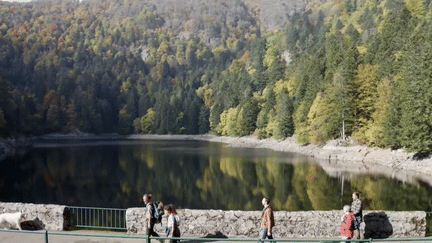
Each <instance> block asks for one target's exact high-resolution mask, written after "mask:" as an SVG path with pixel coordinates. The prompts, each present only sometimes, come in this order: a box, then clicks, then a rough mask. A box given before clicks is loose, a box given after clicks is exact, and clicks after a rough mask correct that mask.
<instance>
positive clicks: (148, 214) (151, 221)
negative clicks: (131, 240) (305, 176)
mask: <svg viewBox="0 0 432 243" xmlns="http://www.w3.org/2000/svg"><path fill="white" fill-rule="evenodd" d="M151 196H152V195H151V194H144V195H143V201H144V204H145V206H146V209H145V220H146V235H151V236H156V237H159V235H158V234H157V233H156V232H155V231H154V229H153V228H154V225H155V223H156V218H155V217H154V213H155V212H154V211H155V210H156V208H155V207H154V206H153V203H152V202H151Z"/></svg>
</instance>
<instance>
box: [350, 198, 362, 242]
mask: <svg viewBox="0 0 432 243" xmlns="http://www.w3.org/2000/svg"><path fill="white" fill-rule="evenodd" d="M352 199H353V202H352V204H351V211H353V212H354V217H353V219H354V224H353V226H354V236H353V239H360V224H361V222H362V221H363V219H362V218H363V210H362V202H361V200H360V194H359V193H358V192H353V194H352Z"/></svg>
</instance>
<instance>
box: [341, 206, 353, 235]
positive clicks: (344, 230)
mask: <svg viewBox="0 0 432 243" xmlns="http://www.w3.org/2000/svg"><path fill="white" fill-rule="evenodd" d="M343 211H344V215H343V216H342V218H341V224H340V232H341V235H342V240H349V239H351V238H352V237H353V234H354V230H353V223H354V222H353V221H354V219H353V215H354V212H351V207H350V206H349V205H345V206H344V207H343ZM341 243H350V241H342V242H341Z"/></svg>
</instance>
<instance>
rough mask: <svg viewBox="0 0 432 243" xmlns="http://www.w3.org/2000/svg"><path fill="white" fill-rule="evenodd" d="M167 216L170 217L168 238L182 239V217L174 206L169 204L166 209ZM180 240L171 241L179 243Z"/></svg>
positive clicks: (171, 242) (167, 230)
mask: <svg viewBox="0 0 432 243" xmlns="http://www.w3.org/2000/svg"><path fill="white" fill-rule="evenodd" d="M164 209H165V210H164V211H165V214H166V215H167V217H168V220H167V227H166V233H167V237H180V228H179V226H180V217H179V216H178V215H177V211H176V209H175V207H174V205H172V204H169V205H167V206H165V208H164ZM178 241H179V240H170V243H177V242H178Z"/></svg>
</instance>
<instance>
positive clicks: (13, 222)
mask: <svg viewBox="0 0 432 243" xmlns="http://www.w3.org/2000/svg"><path fill="white" fill-rule="evenodd" d="M23 220H24V215H23V214H22V212H19V213H3V214H0V225H2V226H3V227H9V228H18V229H19V230H22V229H21V222H22V221H23Z"/></svg>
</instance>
